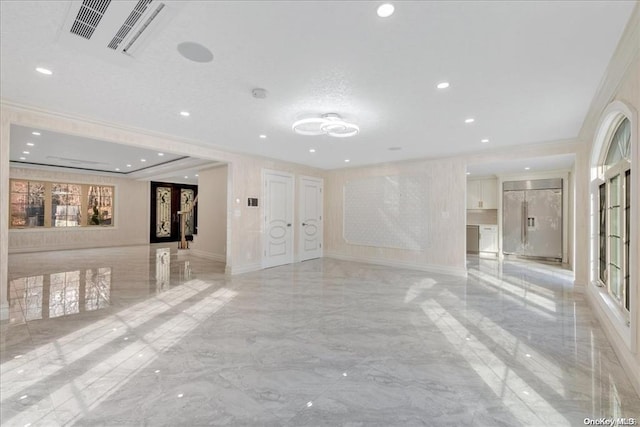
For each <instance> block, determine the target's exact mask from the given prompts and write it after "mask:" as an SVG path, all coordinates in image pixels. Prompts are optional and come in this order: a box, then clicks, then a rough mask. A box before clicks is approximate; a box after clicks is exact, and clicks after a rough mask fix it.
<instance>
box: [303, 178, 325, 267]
mask: <svg viewBox="0 0 640 427" xmlns="http://www.w3.org/2000/svg"><path fill="white" fill-rule="evenodd" d="M322 185H323V182H322V179H320V178H311V177H306V176H303V177H301V178H300V185H299V188H300V192H299V194H300V199H299V202H298V203H299V212H300V222H299V232H298V236H299V237H298V239H299V240H298V248H299V252H300V261H306V260H308V259H314V258H320V257H321V256H322V206H323V204H322Z"/></svg>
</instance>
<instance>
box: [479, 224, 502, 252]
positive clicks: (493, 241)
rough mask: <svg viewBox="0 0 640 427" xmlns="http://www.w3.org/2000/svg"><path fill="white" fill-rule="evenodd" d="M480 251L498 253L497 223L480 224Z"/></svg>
mask: <svg viewBox="0 0 640 427" xmlns="http://www.w3.org/2000/svg"><path fill="white" fill-rule="evenodd" d="M480 252H492V253H498V226H497V225H480Z"/></svg>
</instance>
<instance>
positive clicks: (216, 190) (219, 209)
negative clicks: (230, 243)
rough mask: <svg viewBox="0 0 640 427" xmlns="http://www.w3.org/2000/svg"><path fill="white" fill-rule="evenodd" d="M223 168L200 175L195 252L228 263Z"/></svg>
mask: <svg viewBox="0 0 640 427" xmlns="http://www.w3.org/2000/svg"><path fill="white" fill-rule="evenodd" d="M228 172H229V168H228V167H227V166H226V165H224V166H219V167H216V168H213V169H207V170H202V171H199V172H198V175H199V176H198V204H197V209H198V214H199V215H198V234H197V235H196V236H194V240H193V242H192V243H191V250H192V252H193V253H194V254H195V255H198V256H202V257H205V258H209V259H213V260H216V261H221V262H226V258H227V174H228Z"/></svg>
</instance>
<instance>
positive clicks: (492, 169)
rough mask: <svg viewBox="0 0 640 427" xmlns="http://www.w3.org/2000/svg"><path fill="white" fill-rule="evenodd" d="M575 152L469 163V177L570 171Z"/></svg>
mask: <svg viewBox="0 0 640 427" xmlns="http://www.w3.org/2000/svg"><path fill="white" fill-rule="evenodd" d="M574 163H575V154H558V155H554V156H544V157H529V158H526V159H509V160H504V161H498V162H485V163H476V164H470V165H467V176H468V178H470V179H472V178H477V177H486V176H493V175H495V176H507V175H528V174H535V173H540V172H549V171H568V170H571V169H572V168H573V164H574Z"/></svg>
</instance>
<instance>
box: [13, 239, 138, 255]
mask: <svg viewBox="0 0 640 427" xmlns="http://www.w3.org/2000/svg"><path fill="white" fill-rule="evenodd" d="M129 246H149V242H147V241H145V242H140V243H121V244H111V243H109V244H108V245H98V246H93V245H90V246H78V245H75V244H70V245H68V244H67V245H65V244H60V245H59V244H56V245H51V246H49V245H47V246H37V247H26V248H9V255H13V254H30V253H35V252H53V251H76V250H84V249H107V248H120V247H129Z"/></svg>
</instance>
